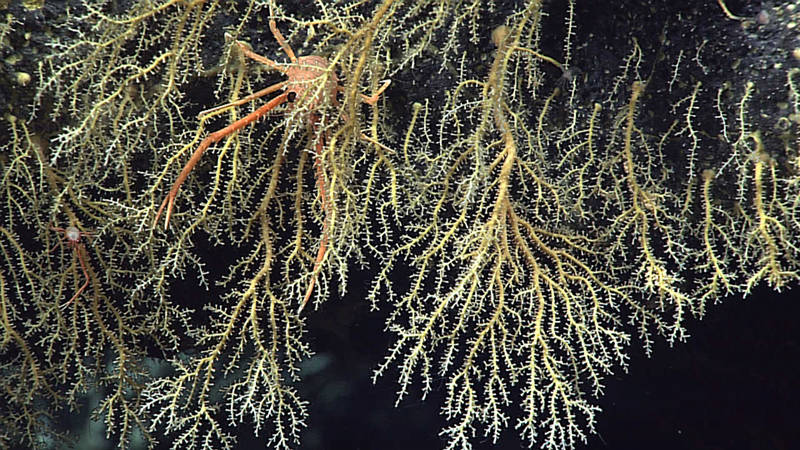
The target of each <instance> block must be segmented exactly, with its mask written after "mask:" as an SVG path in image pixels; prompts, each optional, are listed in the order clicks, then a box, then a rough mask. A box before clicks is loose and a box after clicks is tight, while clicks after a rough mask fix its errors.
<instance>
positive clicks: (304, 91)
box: [153, 20, 389, 314]
mask: <svg viewBox="0 0 800 450" xmlns="http://www.w3.org/2000/svg"><path fill="white" fill-rule="evenodd" d="M269 28H270V30H271V31H272V35H273V36H274V37H275V40H276V41H277V42H278V44H279V45H280V46H281V48H282V49H283V51H284V53H286V56H288V57H289V60H290V62H289V63H283V64H282V63H277V62H275V61H273V60H271V59H269V58H266V57H264V56H261V55H259V54H257V53H255V52H253V51H252V50H251V49H250V48H249V46H247V45H246V44H244V43H242V42H240V41H236V45H237V46H238V47H239V50H240V51H241V52H242V54H243V55H245V56H247V57H248V58H250V59H252V60H255V61H258V62H260V63H262V64H264V65H267V66H269V67H270V68H272V69H275V70H277V71H279V72H281V73H283V74H284V75H286V77H287V80H285V81H282V82H280V83H276V84H273V85H271V86H268V87H266V88H264V89H262V90H260V91H258V92H255V93H253V94H251V95H248V96H247V97H244V98H242V99H240V100H236V101H234V102H231V103H227V104H225V105H221V106H217V107H214V108H211V109H208V110H206V111H203V112H202V113H200V115H201V116H202V115H205V114H210V113H213V112H216V111H219V110H222V109H227V108H231V107H236V106H240V105H243V104H245V103H247V102H250V101H252V100H255V99H257V98H261V97H263V96H265V95H268V94H272V93H274V92H279V91H281V93H280V94H278V96H276V97H274V98H272V99H271V100H269V101H268V102H267V103H265V104H264V105H262V106H260V107H259V108H258V109H256V110H255V111H253V112H251V113H250V114H248V115H246V116H244V117H242V118H241V119H239V120H237V121H236V122H233V123H232V124H230V125H228V126H226V127H225V128H222V129H221V130H218V131H215V132H214V133H211V134H210V135H208V136H207V137H206V138H205V139H203V141H202V142H200V145H199V146H198V147H197V149H196V150H195V151H194V153H193V154H192V156H191V157H190V158H189V162H187V163H186V165H185V166H183V169H182V170H181V173H180V174H179V175H178V178H177V179H176V180H175V182H174V183H173V184H172V188H171V189H170V190H169V193H168V194H167V196H166V197H165V198H164V201H162V202H161V206H160V207H159V208H158V211H157V212H156V216H155V219H153V227H155V226H156V225H157V224H158V220H159V219H160V218H161V214H163V213H164V211H165V209H166V217H165V218H164V229H167V228H168V227H169V221H170V218H171V217H172V209H173V207H174V206H175V198H176V197H177V196H178V191H179V190H180V188H181V185H182V184H183V182H184V181H186V179H187V178H188V177H189V173H191V171H192V169H194V166H196V165H197V163H198V162H199V161H200V158H201V157H202V156H203V153H205V151H206V150H207V149H208V148H209V147H210V146H211V144H214V143H216V142H219V141H220V140H221V139H222V138H224V137H226V136H229V135H231V134H233V133H236V132H238V131H239V130H241V129H242V128H244V127H246V126H247V125H249V124H250V123H252V122H254V121H256V120H258V119H259V118H261V117H263V116H264V115H265V114H267V113H269V112H270V111H272V110H273V109H275V108H276V107H278V106H280V105H282V104H283V103H285V102H287V101H288V102H294V101H295V100H296V99H302V101H303V105H304V107H305V108H308V110H309V113H308V122H309V125H310V128H311V130H312V131H313V132H314V133H315V134H316V133H317V132H318V129H319V128H320V127H319V126H318V125H319V124H318V122H319V120H320V117H321V115H320V114H318V112H317V110H318V108H320V107H321V106H324V105H326V104H330V105H336V104H338V102H337V100H336V94H337V93H338V92H340V91H342V90H343V89H342V87H341V86H340V85H339V80H338V78H337V76H336V74H335V72H333V71H332V70H329V63H328V60H327V59H325V58H323V57H321V56H315V55H311V56H301V57H299V58H298V57H297V56H296V55H295V53H294V51H293V50H292V48H291V47H290V46H289V44H288V43H286V40H285V39H284V38H283V35H281V32H280V31H279V30H278V27H277V26H276V25H275V21H274V20H270V21H269ZM226 37H227V36H226ZM320 77H327V78H326V79H325V80H324V82H325V83H326V85H325V88H324V89H322V90H320V91H314V92H312V90H313V86H314V83H315V81H316V80H318V79H319V78H320ZM388 86H389V81H388V80H387V81H384V82H383V84H382V85H381V87H380V88H379V89H378V90H377V92H376V93H375V94H373V95H372V96H366V95H364V94H360V95H361V99H362V101H363V102H365V103H368V104H370V105H372V104H375V102H377V101H378V98H380V95H381V94H382V93H383V91H384V90H385V89H386V88H387V87H388ZM309 88H312V89H309ZM326 97H327V98H326ZM323 128H324V127H323ZM326 138H327V136H325V135H322V136H318V137H317V138H316V139H315V141H316V145H315V149H314V150H315V159H314V168H315V176H316V181H317V189H318V192H319V195H320V199H321V202H320V204H321V206H322V212H323V215H324V218H323V222H322V237H321V239H320V245H319V250H318V251H317V257H316V259H315V261H314V269H313V272H312V275H311V281H310V282H309V285H308V289H307V290H306V294H305V297H304V298H303V301H302V303H301V304H300V307H299V308H298V310H297V313H298V314H299V313H300V312H302V311H303V308H304V307H305V305H306V303H308V300H309V299H310V298H311V294H312V293H313V291H314V285H315V284H316V279H317V273H318V272H319V270H320V266H321V264H322V261H323V260H324V258H325V252H326V250H327V246H328V228H329V224H328V219H329V212H330V211H329V202H328V198H327V195H328V193H327V192H326V186H325V177H324V173H323V167H322V160H321V155H322V151H323V149H324V146H325V143H326V141H327V139H326Z"/></svg>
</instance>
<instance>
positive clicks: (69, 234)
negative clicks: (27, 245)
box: [50, 225, 91, 308]
mask: <svg viewBox="0 0 800 450" xmlns="http://www.w3.org/2000/svg"><path fill="white" fill-rule="evenodd" d="M50 229H51V230H53V231H56V232H58V233H61V234H63V235H64V240H65V241H66V242H67V247H69V248H71V249H72V251H73V252H75V255H76V256H77V257H78V263H79V264H80V265H81V270H82V271H83V277H84V278H85V279H86V281H85V282H84V283H83V285H81V287H79V288H78V290H77V291H75V294H73V296H72V298H71V299H69V301H67V303H64V304H63V305H61V308H66V307H67V306H69V305H70V304H71V303H72V302H73V301H75V299H76V298H78V296H80V295H81V294H82V293H83V291H85V290H86V288H87V287H88V286H89V273H88V270H87V269H86V261H84V259H83V252H84V251H85V249H86V247H84V246H83V242H81V238H82V237H84V236H91V233H88V232H85V231H81V230H79V229H77V228H75V227H74V226H72V225H70V226H68V227H67V228H59V227H54V226H50ZM57 245H58V243H56V245H55V246H53V248H51V249H50V251H51V252H52V251H53V250H55V249H56V246H57Z"/></svg>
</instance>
